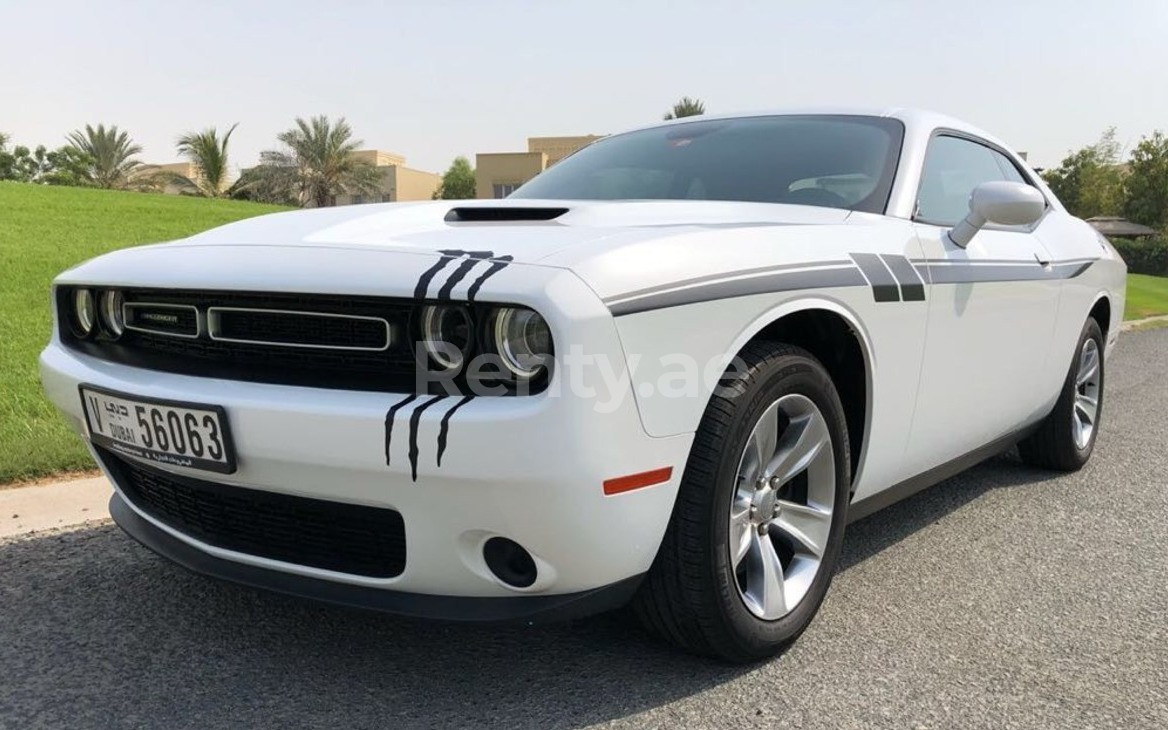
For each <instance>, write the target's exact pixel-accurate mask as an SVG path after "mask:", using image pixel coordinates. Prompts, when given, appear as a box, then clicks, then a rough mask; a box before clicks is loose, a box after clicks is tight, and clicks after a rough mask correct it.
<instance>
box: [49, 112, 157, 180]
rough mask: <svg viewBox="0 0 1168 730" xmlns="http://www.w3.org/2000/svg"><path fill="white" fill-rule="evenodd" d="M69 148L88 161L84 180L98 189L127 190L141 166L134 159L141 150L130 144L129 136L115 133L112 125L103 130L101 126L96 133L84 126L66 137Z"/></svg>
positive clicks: (103, 126)
mask: <svg viewBox="0 0 1168 730" xmlns="http://www.w3.org/2000/svg"><path fill="white" fill-rule="evenodd" d="M67 139H68V140H69V146H71V147H73V148H74V149H76V150H77V151H78V152H80V153H82V154H83V155H85V156H86V157H88V158H89V160H90V164H89V165H88V167H87V168H86V170H85V173H84V174H85V177H86V179H88V181H89V182H91V183H93V184H94V185H96V186H97V187H99V188H126V187H130V184H131V179H132V178H133V176H134V173H135V172H137V171H138V168H139V167H141V165H142V163H141V162H139V161H138V160H135V159H134V155H136V154H138V153H140V152H141V151H142V148H141V147H140V146H139V145H136V144H134V142H133V141H132V140H131V139H130V135H129V134H127V133H125V132H122V131H119V130H118V128H117V127H116V126H114V125H110V127H109V129H106V126H105V125H104V124H99V125H97V129H94V128H93V127H91V126H89V125H88V124H86V125H85V130H84V132H83V131H82V130H80V129H78V130H76V131H74V132H72V133H70V134H69V136H68V137H67Z"/></svg>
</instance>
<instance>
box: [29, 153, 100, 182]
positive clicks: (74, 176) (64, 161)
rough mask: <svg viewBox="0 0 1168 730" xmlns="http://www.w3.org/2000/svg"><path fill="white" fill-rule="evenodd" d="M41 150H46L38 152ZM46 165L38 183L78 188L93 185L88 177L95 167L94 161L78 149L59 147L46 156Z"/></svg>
mask: <svg viewBox="0 0 1168 730" xmlns="http://www.w3.org/2000/svg"><path fill="white" fill-rule="evenodd" d="M41 149H44V148H43V147H38V148H37V150H38V151H40V150H41ZM45 163H46V164H45V166H44V168H43V169H42V171H41V175H40V179H39V180H38V181H37V182H41V183H44V184H45V185H69V186H72V187H78V188H80V187H88V186H90V185H92V184H93V183H92V182H90V180H89V175H88V172H89V170H90V169H92V167H93V159H92V158H91V157H89V155H87V154H85V153H84V152H82V151H81V150H79V149H77V148H76V147H70V146H67V145H66V146H65V147H58V148H57V149H55V150H53V151H52V152H49V153H48V154H46V155H45Z"/></svg>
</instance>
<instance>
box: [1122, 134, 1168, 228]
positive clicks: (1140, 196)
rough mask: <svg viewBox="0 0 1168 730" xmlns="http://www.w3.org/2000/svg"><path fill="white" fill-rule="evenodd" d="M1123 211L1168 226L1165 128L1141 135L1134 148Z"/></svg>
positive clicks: (1167, 140) (1148, 223) (1167, 139)
mask: <svg viewBox="0 0 1168 730" xmlns="http://www.w3.org/2000/svg"><path fill="white" fill-rule="evenodd" d="M1123 212H1124V214H1125V215H1126V216H1127V217H1128V218H1129V219H1130V220H1132V221H1135V222H1136V223H1143V224H1144V225H1146V226H1155V227H1157V228H1162V227H1165V226H1168V137H1166V136H1165V135H1164V133H1163V132H1160V131H1156V132H1155V133H1153V134H1152V136H1151V137H1141V138H1140V143H1139V144H1138V145H1136V148H1135V149H1134V150H1132V156H1131V162H1130V163H1129V164H1128V177H1127V200H1126V201H1124V206H1123Z"/></svg>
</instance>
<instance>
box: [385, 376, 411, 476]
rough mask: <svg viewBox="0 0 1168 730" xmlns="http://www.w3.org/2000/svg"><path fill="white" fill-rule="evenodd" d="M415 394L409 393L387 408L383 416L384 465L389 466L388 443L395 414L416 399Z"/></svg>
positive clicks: (391, 435)
mask: <svg viewBox="0 0 1168 730" xmlns="http://www.w3.org/2000/svg"><path fill="white" fill-rule="evenodd" d="M417 397H418V396H417V394H416V393H411V394H409V395H407V396H406V397H405V398H403V399H401V400H400V401H398V402H397V403H394V404H393V405H392V406H390V407H389V410H388V411H387V412H386V414H385V465H386V466H389V442H390V439H391V438H392V437H393V421H394V419H395V418H396V417H397V412H398V411H400V410H401V409H402V408H403V407H405V406H407V405H409V404H410V402H412V401H413V400H415V399H416V398H417Z"/></svg>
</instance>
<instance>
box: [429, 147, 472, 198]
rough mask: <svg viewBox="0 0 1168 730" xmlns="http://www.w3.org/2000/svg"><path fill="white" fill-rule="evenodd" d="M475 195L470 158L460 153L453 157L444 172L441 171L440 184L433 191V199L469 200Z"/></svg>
mask: <svg viewBox="0 0 1168 730" xmlns="http://www.w3.org/2000/svg"><path fill="white" fill-rule="evenodd" d="M474 196H475V172H474V168H473V167H471V166H470V160H468V159H466V158H465V157H463V156H462V155H459V156H458V157H455V158H454V162H452V163H450V167H449V168H447V170H446V172H444V173H442V184H441V185H439V186H438V189H437V190H435V191H434V199H435V200H469V199H471V198H473V197H474Z"/></svg>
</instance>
